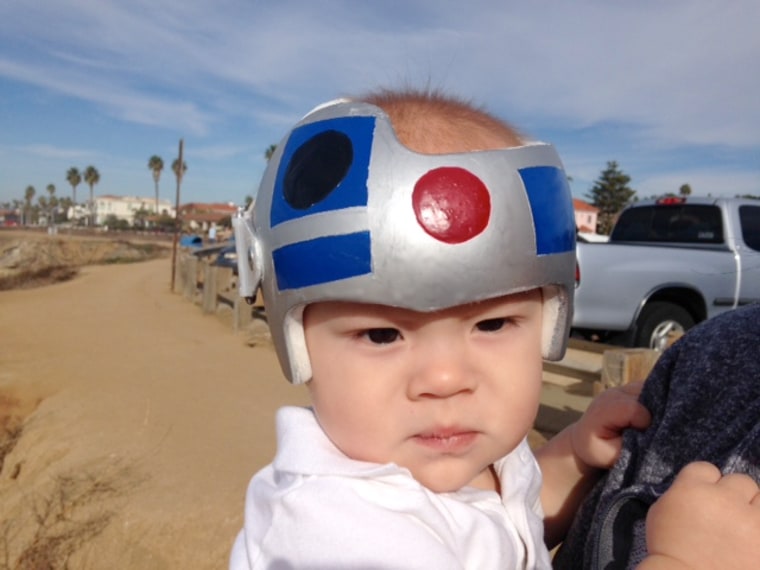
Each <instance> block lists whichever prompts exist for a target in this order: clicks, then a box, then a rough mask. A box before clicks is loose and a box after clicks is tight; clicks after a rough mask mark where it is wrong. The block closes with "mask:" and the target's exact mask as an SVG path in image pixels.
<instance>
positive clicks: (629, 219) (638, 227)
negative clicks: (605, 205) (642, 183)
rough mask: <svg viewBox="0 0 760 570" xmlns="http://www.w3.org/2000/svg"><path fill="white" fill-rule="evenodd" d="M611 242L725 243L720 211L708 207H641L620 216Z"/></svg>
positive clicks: (688, 205) (701, 205)
mask: <svg viewBox="0 0 760 570" xmlns="http://www.w3.org/2000/svg"><path fill="white" fill-rule="evenodd" d="M610 241H646V242H660V243H698V244H721V243H723V218H722V217H721V212H720V208H719V207H718V206H711V205H708V204H679V205H658V204H654V205H652V206H638V207H634V208H628V209H627V210H624V211H623V213H622V214H621V215H620V218H619V219H618V221H617V223H616V224H615V227H614V229H613V230H612V235H610Z"/></svg>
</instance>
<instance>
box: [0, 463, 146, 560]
mask: <svg viewBox="0 0 760 570" xmlns="http://www.w3.org/2000/svg"><path fill="white" fill-rule="evenodd" d="M139 483H140V480H139V479H138V478H137V477H136V476H135V474H134V472H133V470H132V469H131V468H130V467H128V466H126V465H123V464H119V463H116V464H110V465H108V466H107V467H105V468H103V467H102V466H91V467H89V468H86V469H82V470H81V471H77V472H70V473H65V474H60V475H57V476H55V477H54V480H53V484H52V485H51V487H50V488H49V491H48V492H47V493H46V494H45V495H38V496H35V497H32V498H31V499H30V503H31V504H30V508H29V509H27V512H28V513H29V514H28V517H27V520H24V521H20V520H18V519H15V520H6V521H4V522H3V523H1V524H0V570H58V569H67V568H71V567H72V566H71V561H72V557H73V556H74V555H75V554H76V553H77V552H78V551H79V550H80V549H82V548H83V547H84V546H85V545H87V544H88V543H89V542H91V541H92V540H93V539H94V538H95V537H97V536H98V535H100V534H101V533H102V532H103V531H104V530H105V529H106V528H107V527H108V525H109V524H110V522H111V519H112V518H113V517H114V516H115V514H116V513H117V510H118V508H119V506H120V505H121V501H120V499H121V498H123V497H124V496H125V495H126V493H127V492H128V491H130V490H131V489H133V488H134V487H135V486H136V485H138V484H139ZM30 528H31V531H30V530H29V529H30ZM23 530H26V532H23V533H22V531H23Z"/></svg>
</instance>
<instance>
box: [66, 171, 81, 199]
mask: <svg viewBox="0 0 760 570" xmlns="http://www.w3.org/2000/svg"><path fill="white" fill-rule="evenodd" d="M66 182H68V183H69V184H71V189H72V190H73V191H74V195H73V200H74V205H75V206H76V203H77V186H79V183H80V182H82V175H81V174H79V169H78V168H76V167H74V166H72V167H71V168H69V169H68V171H67V172H66Z"/></svg>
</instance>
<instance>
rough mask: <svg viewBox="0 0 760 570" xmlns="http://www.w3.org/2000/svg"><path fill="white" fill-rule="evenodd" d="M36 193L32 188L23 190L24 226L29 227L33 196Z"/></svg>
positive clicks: (28, 187)
mask: <svg viewBox="0 0 760 570" xmlns="http://www.w3.org/2000/svg"><path fill="white" fill-rule="evenodd" d="M36 193H37V190H35V189H34V186H31V185H30V186H27V187H26V190H24V225H25V226H28V225H29V218H30V216H31V210H32V200H33V199H34V195H35V194H36Z"/></svg>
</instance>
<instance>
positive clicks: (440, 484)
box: [412, 468, 497, 493]
mask: <svg viewBox="0 0 760 570" xmlns="http://www.w3.org/2000/svg"><path fill="white" fill-rule="evenodd" d="M412 476H413V477H414V478H415V479H416V480H417V481H418V482H419V483H420V484H422V485H423V486H424V487H426V488H428V489H430V490H431V491H433V492H434V493H455V492H456V491H459V490H461V489H463V488H465V487H471V488H475V489H481V490H484V491H496V490H497V489H496V481H495V478H494V477H493V475H492V473H491V470H490V468H486V469H484V470H482V471H480V472H478V473H477V474H476V475H475V477H473V476H472V472H469V473H467V472H460V473H457V472H456V471H455V470H453V469H444V470H441V471H438V470H433V471H425V472H422V473H419V472H418V473H415V472H414V471H412Z"/></svg>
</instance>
